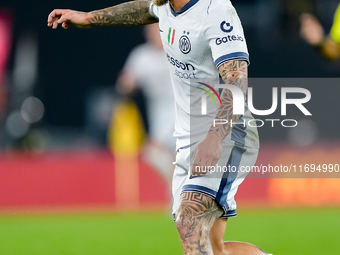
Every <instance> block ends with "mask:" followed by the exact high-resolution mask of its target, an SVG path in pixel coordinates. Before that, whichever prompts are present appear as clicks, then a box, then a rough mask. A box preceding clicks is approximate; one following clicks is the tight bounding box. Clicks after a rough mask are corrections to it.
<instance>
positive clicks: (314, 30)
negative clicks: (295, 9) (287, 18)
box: [300, 4, 340, 60]
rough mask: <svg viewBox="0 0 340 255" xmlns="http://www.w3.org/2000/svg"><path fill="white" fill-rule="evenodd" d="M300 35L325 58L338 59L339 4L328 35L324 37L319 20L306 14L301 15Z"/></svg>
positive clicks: (339, 32)
mask: <svg viewBox="0 0 340 255" xmlns="http://www.w3.org/2000/svg"><path fill="white" fill-rule="evenodd" d="M300 33H301V36H302V38H303V39H305V40H306V41H307V42H308V43H309V44H310V45H312V46H314V47H316V48H318V49H319V51H320V53H321V55H322V56H324V57H325V58H327V59H329V60H338V59H340V4H339V5H338V8H337V10H336V12H335V15H334V21H333V25H332V28H331V31H330V34H329V35H325V31H324V29H323V27H322V25H321V23H320V22H319V20H318V19H317V18H316V17H315V16H313V15H311V14H307V13H304V14H302V15H301V30H300Z"/></svg>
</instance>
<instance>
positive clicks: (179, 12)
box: [169, 0, 199, 17]
mask: <svg viewBox="0 0 340 255" xmlns="http://www.w3.org/2000/svg"><path fill="white" fill-rule="evenodd" d="M198 1H199V0H190V1H189V2H188V3H187V4H186V5H184V6H183V7H182V9H180V10H179V11H177V12H176V11H175V10H174V9H173V8H172V6H171V4H170V2H169V5H170V10H171V13H172V14H173V15H174V16H175V17H177V16H178V15H180V14H182V13H183V12H186V11H187V10H189V9H190V8H191V7H192V6H194V5H195V4H196V3H197V2H198Z"/></svg>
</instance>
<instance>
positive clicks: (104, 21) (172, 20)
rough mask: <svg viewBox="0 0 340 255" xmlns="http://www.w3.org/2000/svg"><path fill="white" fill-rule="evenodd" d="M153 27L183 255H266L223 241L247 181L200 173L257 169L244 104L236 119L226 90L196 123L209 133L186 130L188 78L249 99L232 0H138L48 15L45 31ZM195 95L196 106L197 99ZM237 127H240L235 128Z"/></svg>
mask: <svg viewBox="0 0 340 255" xmlns="http://www.w3.org/2000/svg"><path fill="white" fill-rule="evenodd" d="M157 22H158V23H159V29H160V34H161V38H162V43H163V47H164V50H165V52H166V55H167V58H168V61H169V66H170V74H171V79H172V86H173V91H174V96H175V104H176V106H175V109H176V122H175V137H176V138H177V156H176V162H175V165H176V167H175V171H174V177H173V187H172V189H173V214H174V219H175V223H176V227H177V230H178V232H179V235H180V240H181V244H182V248H183V251H184V254H209V255H210V254H215V255H220V254H230V255H241V254H242V255H263V254H266V253H264V252H263V251H262V250H261V249H259V248H257V247H256V246H254V245H252V244H248V243H242V242H223V236H224V233H225V229H226V224H227V219H228V218H229V217H233V216H236V202H235V200H234V196H235V194H236V191H237V189H238V186H239V185H240V184H241V183H242V181H243V180H244V178H238V177H237V178H236V176H235V175H234V174H232V173H229V172H226V173H221V175H219V178H211V177H209V176H208V174H205V173H204V172H203V171H201V169H202V168H203V167H209V166H215V165H220V166H227V167H229V168H230V167H232V168H236V169H239V168H240V167H241V166H252V165H253V164H254V163H255V161H256V158H257V154H258V148H259V141H258V134H257V130H256V128H252V127H250V126H249V125H246V124H244V125H243V123H248V122H247V121H248V120H252V116H251V114H250V112H249V110H248V107H247V105H246V104H245V113H244V114H243V115H234V114H233V97H232V94H231V92H230V91H229V90H228V89H223V91H222V92H221V96H220V98H221V106H219V108H218V109H217V110H216V111H215V114H214V116H212V118H211V119H210V121H209V122H208V121H207V119H205V118H202V122H199V123H200V124H202V125H203V126H204V127H207V128H202V129H200V130H199V131H200V132H197V133H193V132H191V128H192V127H191V126H190V121H191V119H192V118H195V116H194V115H193V114H191V112H190V101H191V99H192V98H191V93H190V87H192V86H194V85H193V84H191V83H190V80H193V81H194V80H195V79H202V78H203V79H205V78H210V79H217V80H218V79H219V76H221V77H222V79H223V80H224V82H225V83H226V84H229V85H232V86H235V89H236V88H237V89H238V90H241V91H242V92H243V95H244V96H245V95H246V93H247V87H248V84H247V69H248V63H249V58H248V51H247V46H246V42H245V37H244V34H243V29H242V25H241V22H240V20H239V18H238V15H237V13H236V11H235V9H234V7H233V6H232V4H231V2H230V1H229V0H170V1H168V0H153V1H152V3H150V2H149V1H135V2H127V3H123V4H119V5H116V6H113V7H109V8H106V9H102V10H97V11H92V12H88V13H84V12H78V11H73V10H60V9H56V10H54V11H52V12H51V13H50V15H49V17H48V26H51V27H52V28H54V29H55V28H57V27H58V24H61V26H62V27H63V28H65V29H66V28H68V26H69V25H74V26H76V27H79V28H91V27H95V26H134V25H146V24H151V23H157ZM194 84H195V83H194ZM196 86H198V85H196ZM196 91H201V90H198V89H197V90H196ZM202 93H203V91H202ZM164 96H166V95H164ZM194 96H196V98H194V99H196V101H199V100H197V99H199V98H201V96H202V94H201V95H199V94H197V95H194ZM244 98H245V97H244ZM194 101H195V100H194ZM198 104H200V103H198ZM165 114H166V113H165ZM209 114H210V115H211V112H209ZM213 119H225V120H228V121H229V122H228V123H230V122H231V121H232V123H234V125H233V126H232V125H230V124H224V125H218V126H214V125H212V120H213ZM236 122H238V123H239V124H238V125H235V123H236ZM190 141H195V142H194V143H190ZM191 161H192V164H190V162H191ZM196 166H198V168H197V167H196Z"/></svg>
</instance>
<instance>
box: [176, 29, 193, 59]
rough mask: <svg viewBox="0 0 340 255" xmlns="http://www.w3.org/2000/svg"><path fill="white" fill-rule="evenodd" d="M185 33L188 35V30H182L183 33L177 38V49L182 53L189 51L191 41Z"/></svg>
mask: <svg viewBox="0 0 340 255" xmlns="http://www.w3.org/2000/svg"><path fill="white" fill-rule="evenodd" d="M185 34H187V35H189V32H185V31H184V35H182V36H181V38H179V44H178V46H179V49H180V50H181V52H182V53H183V54H188V53H189V52H190V51H191V43H190V40H189V37H188V36H186V35H185Z"/></svg>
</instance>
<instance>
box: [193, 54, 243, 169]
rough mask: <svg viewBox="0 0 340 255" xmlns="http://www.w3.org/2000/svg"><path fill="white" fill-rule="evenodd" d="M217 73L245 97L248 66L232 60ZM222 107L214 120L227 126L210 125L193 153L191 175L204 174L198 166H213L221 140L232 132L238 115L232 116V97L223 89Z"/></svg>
mask: <svg viewBox="0 0 340 255" xmlns="http://www.w3.org/2000/svg"><path fill="white" fill-rule="evenodd" d="M218 71H219V73H220V75H221V77H222V79H223V80H224V82H225V83H226V84H230V85H234V86H237V87H238V88H240V89H241V90H242V92H243V94H244V95H245V97H244V98H246V93H247V89H248V80H247V78H248V73H247V72H248V64H247V62H246V61H243V60H234V61H229V62H226V63H224V64H222V65H221V66H220V67H219V68H218ZM221 101H222V106H220V107H219V109H218V110H217V114H216V117H215V119H224V120H228V123H227V124H224V125H216V126H215V127H214V126H213V125H212V126H211V127H210V130H209V132H208V134H207V137H206V138H205V139H204V141H203V142H202V143H200V144H199V145H198V146H197V148H196V149H195V152H194V157H193V166H192V174H193V175H197V174H198V175H200V174H206V172H204V171H202V170H200V169H199V168H198V166H201V167H204V168H202V169H207V167H211V166H215V165H216V164H217V162H218V160H219V159H220V157H221V154H222V145H223V140H224V138H226V137H227V136H228V134H229V133H230V131H231V130H232V126H231V124H230V123H231V121H232V123H233V125H234V124H235V123H236V122H237V121H238V119H239V118H240V115H233V97H232V94H231V92H230V91H229V90H228V89H224V90H223V91H222V95H221Z"/></svg>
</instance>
